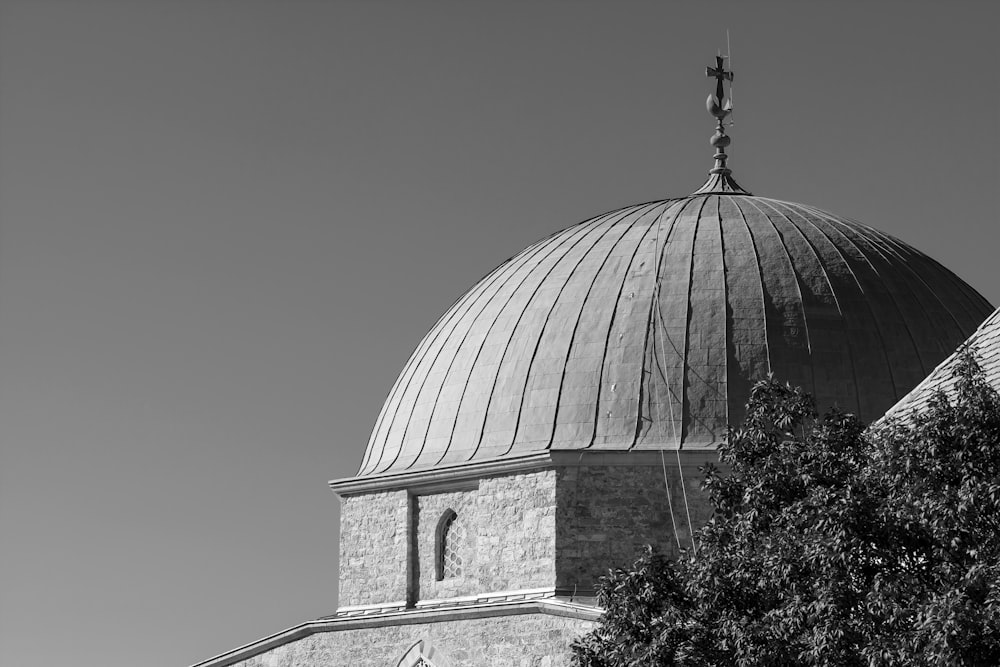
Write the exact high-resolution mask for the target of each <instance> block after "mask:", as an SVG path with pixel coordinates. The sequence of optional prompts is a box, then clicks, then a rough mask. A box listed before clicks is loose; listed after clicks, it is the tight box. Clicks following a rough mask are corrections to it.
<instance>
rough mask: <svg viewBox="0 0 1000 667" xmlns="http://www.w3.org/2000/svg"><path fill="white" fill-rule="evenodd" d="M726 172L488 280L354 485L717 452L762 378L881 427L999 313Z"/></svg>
mask: <svg viewBox="0 0 1000 667" xmlns="http://www.w3.org/2000/svg"><path fill="white" fill-rule="evenodd" d="M724 176H725V178H722V179H721V180H720V179H718V178H717V180H716V182H715V183H714V184H713V182H712V179H710V182H709V183H707V184H706V187H703V188H702V189H701V190H699V191H698V192H697V193H695V194H694V195H691V196H688V197H683V198H678V199H667V200H663V201H654V202H650V203H646V204H640V205H638V206H629V207H627V208H623V209H620V210H616V211H612V212H610V213H606V214H604V215H600V216H598V217H596V218H593V219H590V220H587V221H585V222H582V223H579V224H577V225H574V226H572V227H569V228H567V229H564V230H563V231H560V232H557V233H556V234H553V235H552V236H549V237H548V238H545V239H543V240H541V241H539V242H537V243H535V244H534V245H531V246H529V247H528V248H526V249H525V250H524V251H522V252H521V253H519V254H517V255H515V256H514V257H512V258H511V259H509V260H507V261H506V262H504V263H503V264H501V265H500V266H499V267H497V268H496V269H495V270H494V271H493V272H492V273H490V274H489V275H487V276H486V277H485V278H483V279H482V280H481V281H480V282H479V283H478V284H477V285H475V286H474V287H473V288H472V289H471V290H469V291H468V292H466V293H465V295H464V296H462V297H461V298H460V299H459V300H458V301H457V302H456V303H455V304H454V305H453V306H452V307H451V309H450V310H448V312H447V313H445V314H444V316H443V317H442V318H441V319H440V320H439V321H438V323H437V324H436V325H435V326H434V328H433V329H431V331H430V333H428V334H427V336H426V337H424V339H423V341H421V343H420V344H419V345H418V346H417V349H416V351H415V352H414V353H413V355H412V356H411V358H410V360H409V361H408V362H407V364H406V366H405V367H404V369H403V372H402V373H401V374H400V376H399V379H398V380H397V381H396V384H395V386H394V387H393V388H392V390H391V392H390V393H389V397H388V399H387V400H386V402H385V405H384V407H383V408H382V412H381V414H380V415H379V417H378V420H377V422H376V424H375V427H374V430H373V432H372V436H371V440H370V442H369V444H368V450H367V453H366V455H365V458H364V461H363V463H362V466H361V470H360V472H359V476H371V475H375V476H380V475H385V474H394V473H401V472H405V471H416V470H424V469H433V468H441V467H450V466H455V465H458V466H461V465H463V464H471V463H480V462H485V461H490V460H497V459H504V458H516V457H520V456H523V455H528V454H535V453H539V452H544V451H546V450H559V449H562V450H613V451H622V450H639V449H674V448H683V449H693V448H703V449H711V448H714V447H715V446H716V445H718V444H719V443H720V442H722V441H723V440H724V439H725V438H726V433H727V426H728V425H729V424H733V425H736V424H738V423H739V422H740V420H741V419H742V416H743V412H744V405H745V403H746V401H747V398H748V396H749V390H750V387H751V385H752V383H753V382H754V381H755V380H757V379H759V378H762V377H764V376H765V375H766V374H768V373H774V375H775V376H776V377H777V378H778V379H780V380H787V381H788V382H791V383H792V384H796V385H801V386H803V387H804V388H806V389H807V390H808V391H810V392H812V393H813V395H814V396H815V397H816V399H817V403H818V404H819V406H820V408H821V409H825V408H827V407H831V406H837V407H839V408H841V409H843V410H845V411H848V412H854V413H856V414H858V415H859V416H860V417H862V418H863V419H865V420H872V419H875V418H877V417H879V416H880V415H881V414H883V413H884V412H885V411H886V410H887V409H888V408H889V407H891V406H892V405H893V404H894V403H896V402H897V401H898V400H899V399H900V398H902V397H903V396H904V395H906V394H907V392H909V391H910V390H911V389H913V387H915V386H916V385H917V384H918V383H919V382H920V381H921V380H922V379H923V378H924V377H925V376H926V375H927V374H928V373H930V372H931V371H932V370H933V369H934V368H935V366H936V365H937V364H938V363H940V362H941V361H942V360H943V359H945V358H946V357H947V356H948V355H949V354H950V353H951V352H952V351H953V350H954V349H955V347H956V346H957V345H959V344H960V343H961V342H962V341H963V340H965V339H966V338H967V337H968V336H969V335H970V334H971V333H972V332H973V331H975V330H976V327H977V326H978V325H979V324H980V323H981V322H982V321H983V319H984V318H986V317H987V316H988V315H989V314H990V312H991V311H992V310H993V308H992V307H991V306H990V304H989V303H988V302H987V301H986V300H985V299H984V298H983V297H982V296H980V295H979V294H978V293H977V292H976V291H975V290H974V289H972V288H971V287H970V286H969V285H967V284H966V283H964V282H963V281H962V280H961V279H959V278H958V277H957V276H956V275H955V274H953V273H952V272H950V271H948V270H947V269H945V268H944V267H943V266H941V265H940V264H938V263H937V262H935V261H934V260H932V259H930V258H929V257H927V256H926V255H924V254H923V253H921V252H919V251H917V250H915V249H914V248H912V247H910V246H908V245H906V244H905V243H903V242H901V241H899V240H897V239H895V238H893V237H891V236H889V235H887V234H884V233H882V232H879V231H877V230H875V229H872V228H871V227H867V226H865V225H862V224H859V223H857V222H853V221H850V220H845V219H843V218H840V217H838V216H835V215H832V214H830V213H826V212H823V211H821V210H819V209H816V208H813V207H810V206H804V205H802V204H794V203H789V202H783V201H778V200H774V199H768V198H764V197H756V196H751V195H749V193H745V191H742V190H741V189H740V188H739V186H737V185H735V183H732V182H731V181H730V180H727V179H728V175H727V174H724ZM730 183H731V185H732V187H730V185H729V184H730Z"/></svg>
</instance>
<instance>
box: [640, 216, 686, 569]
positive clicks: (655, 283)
mask: <svg viewBox="0 0 1000 667" xmlns="http://www.w3.org/2000/svg"><path fill="white" fill-rule="evenodd" d="M662 228H663V215H662V214H661V215H660V218H659V220H657V222H656V237H655V238H654V239H653V248H654V250H656V252H657V253H658V257H657V262H656V273H655V274H654V280H653V303H654V304H656V311H657V312H659V309H660V308H659V294H660V266H661V265H662V263H663V255H662V253H660V250H659V248H660V230H661V229H662ZM663 245H664V248H666V241H664V244H663ZM654 317H655V315H654V314H653V313H652V312H651V313H650V320H652V319H653V318H654ZM649 325H650V326H652V325H653V322H652V321H650V322H649ZM653 339H654V342H653V358H654V361H655V358H656V342H655V339H656V327H653ZM654 365H658V364H654ZM649 372H650V375H652V373H653V369H650V370H649ZM661 375H662V370H661ZM657 393H659V391H657ZM667 405H668V406H669V405H670V385H669V383H668V384H667ZM670 415H671V416H670V423H671V425H673V422H674V419H673V407H672V406H671V407H670ZM656 421H657V423H661V422H662V415H661V414H660V402H659V401H657V402H656ZM660 465H661V466H662V467H663V486H664V487H666V490H667V508H668V509H669V510H670V525H672V526H673V528H674V539H675V540H677V551H678V552H680V551H682V550H683V549H684V546H683V545H682V544H681V536H680V533H678V532H677V520H676V519H675V518H674V501H673V499H672V498H671V493H670V481H669V480H668V478H667V459H666V457H665V456H664V455H663V447H662V445H661V446H660ZM681 486H682V487H683V483H682V485H681ZM689 527H690V524H689Z"/></svg>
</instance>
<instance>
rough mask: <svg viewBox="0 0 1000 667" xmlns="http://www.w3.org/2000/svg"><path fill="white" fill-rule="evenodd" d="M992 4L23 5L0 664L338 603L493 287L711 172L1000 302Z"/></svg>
mask: <svg viewBox="0 0 1000 667" xmlns="http://www.w3.org/2000/svg"><path fill="white" fill-rule="evenodd" d="M998 7H1000V6H998V5H997V4H996V3H990V2H986V1H982V2H976V1H972V0H965V1H952V2H947V3H945V2H905V3H904V2H900V3H893V2H878V3H862V2H773V1H772V2H766V1H759V2H753V3H726V2H721V1H720V2H713V3H695V2H671V3H668V2H614V3H612V2H605V3H597V2H551V1H550V2H532V3H529V2H492V3H486V2H430V1H425V2H404V1H400V2H388V1H377V2H367V3H362V2H347V1H343V2H318V1H317V2H306V1H301V0H300V1H296V0H289V1H285V2H277V1H273V2H255V1H252V0H241V1H236V0H232V1H224V0H208V1H203V2H195V1H183V0H180V1H167V0H162V1H160V2H146V1H142V0H130V1H125V0H121V1H119V2H107V1H99V0H76V1H72V2H70V1H64V2H55V1H52V0H33V1H30V2H27V1H25V2H19V1H16V0H0V665H3V666H6V665H11V666H13V665H18V666H19V667H41V666H43V665H45V666H48V665H52V664H64V663H65V664H75V665H83V666H89V665H95V666H97V665H100V666H101V667H126V666H130V667H131V666H133V665H136V664H142V665H144V667H168V666H170V667H184V666H186V665H190V664H192V663H195V662H198V661H201V660H203V659H206V658H209V657H211V656H212V655H215V654H217V653H221V652H223V651H226V650H228V649H231V648H235V647H236V646H239V645H242V644H244V643H247V642H250V641H253V640H255V639H258V638H260V637H263V636H265V635H268V634H271V633H274V632H277V631H280V630H283V629H285V628H287V627H290V626H293V625H295V624H297V623H300V622H303V621H306V620H310V619H313V618H316V617H319V616H322V615H326V614H330V613H332V612H333V611H334V610H335V609H336V604H337V527H338V501H337V499H336V496H335V495H334V494H333V493H332V492H331V491H330V490H329V489H328V488H327V485H326V483H327V481H328V480H330V479H338V478H343V477H350V476H351V475H353V474H354V473H355V472H356V471H357V469H358V467H359V465H360V463H361V459H362V456H363V454H364V449H365V446H366V443H367V439H368V435H369V432H370V429H371V427H372V425H373V423H374V421H375V418H376V416H377V414H378V411H379V409H380V407H381V405H382V402H383V400H384V399H385V397H386V395H387V394H388V392H389V389H390V388H391V386H392V383H393V381H394V379H395V377H396V374H397V373H398V372H399V371H400V369H402V367H403V364H404V363H405V361H406V359H407V357H408V356H409V354H410V353H411V352H412V351H413V349H414V348H415V347H416V345H417V343H418V342H419V341H420V339H421V337H422V336H423V334H424V333H426V331H427V330H429V329H430V327H431V326H432V325H433V323H434V321H435V320H436V319H437V318H438V317H439V316H440V315H441V313H443V312H444V311H445V310H446V309H447V308H448V306H449V305H450V304H451V303H452V302H453V301H454V300H455V299H456V298H458V297H459V296H460V295H461V294H462V293H463V292H464V291H465V290H466V289H468V288H469V287H471V286H472V285H473V284H474V283H475V282H476V281H477V280H479V278H481V277H482V276H483V275H485V274H486V273H488V272H489V271H490V270H491V269H492V268H493V267H495V266H496V265H497V264H499V263H500V262H502V261H503V260H504V259H506V258H507V257H509V256H511V255H513V254H515V253H516V252H518V251H519V250H520V249H521V248H523V247H525V246H527V245H528V244H529V243H531V242H533V241H535V240H537V239H539V238H541V237H543V236H546V235H548V234H550V233H552V232H554V231H557V230H558V229H561V228H563V227H567V226H569V225H571V224H574V223H576V222H579V221H580V220H583V219H586V218H590V217H592V216H594V215H597V214H599V213H602V212H605V211H608V210H611V209H614V208H618V207H621V206H625V205H628V204H632V203H638V202H643V201H649V200H653V199H658V198H664V197H670V196H683V195H686V194H688V193H690V192H692V191H693V190H695V189H696V188H697V187H698V186H700V185H701V183H702V182H703V181H704V179H705V176H706V172H707V170H708V169H709V168H710V167H711V165H712V161H711V154H712V151H711V148H710V146H709V145H708V138H709V137H710V136H711V134H712V130H713V123H712V119H711V118H710V117H709V116H708V114H707V113H706V112H705V109H704V100H705V97H706V95H707V94H708V92H709V91H710V90H711V86H712V84H711V82H710V81H709V80H708V79H706V78H705V73H704V70H705V66H706V65H709V64H712V63H713V62H714V58H713V57H714V56H715V54H716V52H717V50H718V49H720V48H721V49H722V50H723V51H725V50H726V48H727V47H726V30H727V29H728V30H729V33H730V37H731V43H730V47H729V52H730V54H731V56H732V61H731V66H732V68H733V70H734V71H735V72H736V77H735V81H734V90H733V99H734V103H735V114H734V121H735V124H734V126H733V127H732V128H731V130H730V135H731V136H732V138H733V143H732V146H731V149H730V151H729V152H730V155H731V159H730V161H729V166H730V167H731V168H732V169H733V170H734V176H735V177H736V179H737V180H738V181H739V183H740V184H741V185H743V186H744V187H745V188H747V189H749V190H751V191H753V192H755V193H756V194H761V195H766V196H770V197H774V198H778V199H786V200H790V201H796V202H803V203H807V204H811V205H815V206H819V207H820V208H823V209H826V210H829V211H832V212H834V213H837V214H839V215H842V216H845V217H849V218H854V219H857V220H860V221H863V222H865V223H866V224H869V225H872V226H874V227H877V228H879V229H882V230H884V231H886V232H889V233H891V234H893V235H895V236H898V237H900V238H902V239H903V240H905V241H907V242H908V243H910V244H911V245H914V246H915V247H917V248H918V249H921V250H923V251H925V252H927V253H928V254H930V255H931V256H933V257H934V258H936V259H938V260H939V261H940V262H942V263H943V264H944V265H945V266H948V267H949V268H951V269H952V270H954V271H955V272H956V273H958V275H960V276H961V277H962V278H963V279H965V280H966V281H967V282H969V283H970V284H971V285H972V286H973V287H975V288H976V289H978V290H979V291H980V292H981V293H982V294H983V295H984V296H985V297H986V298H987V299H989V300H990V301H991V302H993V303H1000V281H998V279H997V278H998V268H997V263H996V262H997V260H996V257H997V251H996V249H997V247H998V238H1000V231H998V223H1000V217H998V203H997V192H998V186H1000V174H998V169H997V166H996V158H995V155H996V153H997V149H998V142H997V139H996V134H997V133H996V121H997V120H998V111H997V109H998V105H997V103H998V101H1000V100H998V80H997V75H996V71H997V67H996V59H997V57H996V46H995V34H994V32H995V26H996V25H997V23H998V19H1000V9H998Z"/></svg>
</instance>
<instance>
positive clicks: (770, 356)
mask: <svg viewBox="0 0 1000 667" xmlns="http://www.w3.org/2000/svg"><path fill="white" fill-rule="evenodd" d="M709 73H710V75H711V76H715V77H716V78H717V80H718V86H717V88H716V94H715V95H714V96H710V97H709V101H708V107H709V111H710V112H711V113H712V114H713V116H715V117H716V118H717V119H718V121H719V122H718V125H717V133H716V135H715V136H714V137H713V139H712V144H713V146H714V147H715V149H716V154H715V156H714V157H715V166H714V167H713V168H712V170H711V172H710V174H709V179H708V181H707V182H706V183H705V185H703V186H702V187H701V188H700V189H698V190H697V191H696V192H694V193H693V194H690V195H688V196H683V197H677V198H671V199H664V200H658V201H652V202H648V203H644V204H639V205H636V206H627V207H625V208H621V209H617V210H615V211H611V212H609V213H605V214H603V215H599V216H597V217H595V218H592V219H590V220H586V221H584V222H581V223H579V224H576V225H573V226H571V227H568V228H566V229H564V230H562V231H559V232H556V233H555V234H552V235H551V236H549V237H547V238H544V239H542V240H541V241H538V242H537V243H534V244H533V245H531V246H529V247H528V248H526V249H525V250H524V251H522V252H521V253H519V254H517V255H515V256H514V257H512V258H511V259H509V260H507V261H506V262H504V263H503V264H501V265H500V266H499V267H497V268H496V269H495V270H493V271H492V272H491V273H490V274H489V275H487V276H486V277H485V278H484V279H483V280H481V281H480V282H479V283H478V284H477V285H475V286H474V287H472V289H470V290H469V291H468V292H466V293H465V295H464V296H462V297H461V298H459V299H458V301H457V302H456V303H455V304H454V305H453V306H452V308H451V309H450V310H449V311H448V312H446V313H445V314H444V315H443V316H442V317H441V319H440V320H439V321H438V322H437V324H436V325H435V326H434V328H433V329H432V330H431V331H430V332H429V333H428V334H427V336H426V337H425V338H424V339H423V341H421V342H420V344H419V345H418V347H417V349H416V351H415V352H414V353H413V355H412V357H411V358H410V360H409V361H408V362H407V364H406V366H405V367H404V368H403V370H402V372H401V374H400V376H399V378H398V380H397V381H396V384H395V386H394V387H393V388H392V390H391V392H390V393H389V397H388V399H387V400H386V402H385V405H384V406H383V408H382V412H381V414H380V416H379V418H378V421H377V422H376V424H375V426H374V429H373V431H372V435H371V440H370V442H369V444H368V449H367V452H366V454H365V457H364V461H363V463H362V465H361V469H360V470H359V472H358V474H357V476H355V477H352V478H350V479H343V480H337V481H334V482H331V483H330V486H331V487H332V489H333V490H334V491H335V492H336V493H337V494H338V495H339V496H340V498H341V502H342V512H341V525H340V606H339V608H338V609H337V610H336V612H335V613H334V614H332V615H331V616H328V617H324V618H321V619H318V620H315V621H310V622H307V623H303V624H301V625H298V626H296V627H293V628H291V629H289V630H286V631H284V632H280V633H278V634H275V635H273V636H271V637H267V638H265V639H262V640H260V641H257V642H254V643H252V644H248V645H246V646H244V647H241V648H238V649H235V650H232V651H229V652H227V653H224V654H222V655H220V656H217V657H215V658H212V659H210V660H207V661H205V662H203V663H200V665H199V666H198V667H209V666H211V667H223V666H227V665H244V666H246V667H257V666H261V667H265V666H266V667H307V666H308V667H313V666H321V665H322V666H327V665H329V666H339V665H359V666H364V667H369V666H371V667H375V666H379V667H397V666H399V667H411V666H413V665H434V666H435V667H446V666H449V665H450V666H454V667H464V666H467V665H468V666H473V665H477V666H478V665H524V666H529V665H530V666H533V667H534V666H544V667H556V666H560V665H567V664H568V663H569V645H570V642H571V641H572V639H573V638H574V637H576V636H578V635H579V634H581V633H583V632H585V631H587V630H588V629H589V628H591V627H592V626H593V624H594V623H595V621H596V620H597V619H598V618H599V615H600V610H599V609H598V608H597V607H596V606H595V601H594V587H595V582H596V580H597V579H598V577H600V576H601V575H602V574H603V573H604V572H605V571H606V570H607V568H609V567H611V566H616V565H623V564H626V563H629V562H631V561H632V560H633V559H634V558H635V556H636V554H637V552H638V550H639V549H640V548H641V547H642V545H644V544H647V543H653V544H656V545H658V546H659V547H660V548H662V549H663V550H665V551H668V552H673V553H676V551H677V549H679V548H686V547H688V546H689V545H690V540H691V532H692V529H693V528H695V527H697V526H698V525H699V524H700V523H701V522H703V521H704V520H705V519H706V512H707V506H706V503H705V502H704V500H703V499H702V498H701V497H700V496H699V483H700V475H699V473H698V467H699V466H701V465H703V464H704V463H705V462H707V461H710V460H713V458H714V457H715V448H716V446H717V445H718V444H719V443H720V442H722V441H723V440H724V439H725V438H726V434H727V426H728V425H729V424H731V423H733V424H735V423H738V422H739V421H740V419H741V416H742V411H743V409H744V404H745V402H746V400H747V398H748V395H749V389H750V386H751V384H752V383H753V382H754V381H755V380H756V379H758V378H760V377H762V376H764V375H765V374H767V373H769V372H773V373H774V374H775V375H776V376H777V377H779V378H782V379H785V380H788V381H790V382H792V383H794V384H798V385H802V386H804V387H805V388H807V389H808V390H810V391H811V392H813V394H814V395H815V396H816V398H817V401H818V403H819V404H820V407H821V408H824V407H829V406H833V405H837V406H839V407H841V408H843V409H845V410H848V411H852V412H855V413H857V414H859V415H860V416H861V417H862V418H864V419H866V420H872V419H875V418H877V417H879V416H880V415H882V414H883V413H884V412H885V411H886V410H887V409H889V408H890V407H891V406H893V405H894V404H895V403H897V402H898V401H899V400H900V399H901V398H903V397H904V396H905V395H906V394H907V393H908V392H909V391H910V390H911V389H913V388H914V387H915V386H917V385H918V384H919V383H920V382H921V381H922V380H923V379H924V378H925V377H926V376H927V375H928V374H929V373H930V372H931V371H933V370H934V369H935V367H936V366H937V365H938V364H940V363H941V362H942V360H944V359H945V358H946V357H948V355H949V354H950V353H951V352H952V351H953V350H954V349H955V348H956V346H957V345H959V344H960V343H961V342H962V341H963V340H965V339H966V338H967V337H968V336H969V335H970V334H971V333H972V332H973V331H975V330H976V327H977V326H979V324H980V323H981V322H982V321H983V320H984V318H986V317H987V316H988V315H989V314H990V313H991V312H992V310H993V308H992V306H990V304H989V303H987V301H986V300H985V299H984V298H983V297H982V296H980V295H979V294H978V293H977V292H976V291H975V290H974V289H973V288H971V287H970V286H969V285H967V284H965V283H964V282H963V281H962V280H961V279H959V278H958V277H957V276H955V274H953V273H952V272H950V271H948V270H947V269H946V268H944V267H943V266H941V265H940V264H938V263H937V262H935V261H934V260H933V259H931V258H929V257H927V256H926V255H924V254H923V253H921V252H919V251H917V250H915V249H914V248H912V247H910V246H908V245H906V244H905V243H903V242H902V241H900V240H898V239H896V238H893V237H891V236H889V235H887V234H885V233H882V232H880V231H878V230H877V229H874V228H872V227H868V226H866V225H862V224H860V223H857V222H853V221H850V220H846V219H843V218H841V217H838V216H836V215H834V214H831V213H827V212H824V211H821V210H819V209H816V208H814V207H811V206H806V205H802V204H794V203H789V202H784V201H778V200H774V199H769V198H767V197H763V196H756V195H752V194H751V193H750V192H748V191H746V190H744V189H743V188H741V187H740V186H739V185H738V184H737V183H736V182H735V181H734V180H733V178H732V175H731V173H730V170H729V169H728V167H727V165H726V161H727V156H726V153H725V148H726V146H727V145H728V143H729V137H727V136H726V134H725V128H724V125H723V123H722V119H723V118H725V116H726V114H727V113H728V106H727V105H726V104H724V102H723V99H724V95H723V90H722V85H723V81H724V80H728V79H727V77H730V74H729V73H728V72H726V71H725V70H724V68H723V67H722V63H721V61H720V62H719V63H718V67H717V68H715V69H710V72H709ZM730 78H731V77H730ZM993 319H994V320H995V319H996V315H994V318H993Z"/></svg>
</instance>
